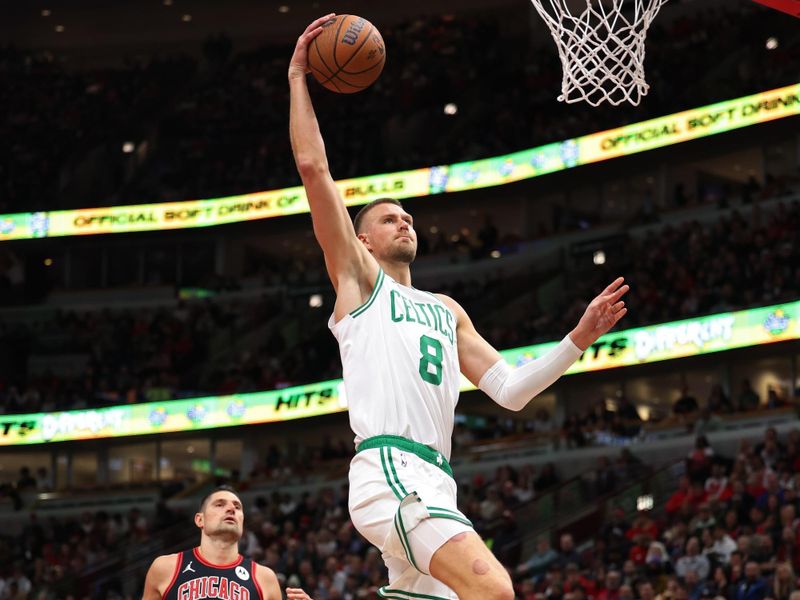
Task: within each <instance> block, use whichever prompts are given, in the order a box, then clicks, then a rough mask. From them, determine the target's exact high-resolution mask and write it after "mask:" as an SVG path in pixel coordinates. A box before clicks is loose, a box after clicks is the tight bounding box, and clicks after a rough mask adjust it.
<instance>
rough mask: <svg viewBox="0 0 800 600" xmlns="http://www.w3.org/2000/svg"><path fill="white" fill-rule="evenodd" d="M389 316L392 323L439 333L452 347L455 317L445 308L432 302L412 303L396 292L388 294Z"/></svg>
mask: <svg viewBox="0 0 800 600" xmlns="http://www.w3.org/2000/svg"><path fill="white" fill-rule="evenodd" d="M389 305H390V313H391V314H390V316H391V319H392V321H393V322H394V323H401V322H403V321H405V322H406V323H419V324H420V325H424V326H426V327H431V328H433V329H435V330H436V331H438V332H439V333H441V334H442V335H443V336H444V337H446V338H447V340H448V341H449V342H450V344H451V345H452V344H453V343H454V341H455V317H454V315H453V313H452V311H450V310H449V309H448V308H447V307H446V306H443V305H441V304H435V303H432V302H412V301H411V300H409V299H408V298H406V297H405V296H404V295H403V294H401V293H400V292H398V291H397V290H392V291H391V292H390V293H389Z"/></svg>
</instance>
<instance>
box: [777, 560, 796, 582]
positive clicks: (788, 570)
mask: <svg viewBox="0 0 800 600" xmlns="http://www.w3.org/2000/svg"><path fill="white" fill-rule="evenodd" d="M775 577H776V578H777V579H778V580H779V581H786V582H790V581H792V580H793V579H794V573H793V572H792V565H790V564H789V563H786V562H784V563H781V564H779V565H778V568H777V569H775Z"/></svg>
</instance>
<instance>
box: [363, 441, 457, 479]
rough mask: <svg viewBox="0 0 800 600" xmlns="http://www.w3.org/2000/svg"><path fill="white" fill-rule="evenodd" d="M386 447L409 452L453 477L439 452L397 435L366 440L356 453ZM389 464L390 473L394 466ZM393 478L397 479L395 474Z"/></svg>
mask: <svg viewBox="0 0 800 600" xmlns="http://www.w3.org/2000/svg"><path fill="white" fill-rule="evenodd" d="M387 447H388V448H397V449H398V450H402V451H404V452H410V453H411V454H414V455H416V456H418V457H419V458H421V459H422V460H424V461H425V462H427V463H430V464H432V465H433V466H434V467H438V468H440V469H441V470H442V471H444V472H445V473H447V474H448V475H449V476H450V477H452V476H453V469H451V468H450V463H448V462H447V459H446V458H445V457H444V456H442V454H441V452H438V451H436V450H434V449H433V448H431V447H430V446H426V445H425V444H420V443H419V442H413V441H411V440H409V439H406V438H404V437H401V436H399V435H376V436H375V437H371V438H367V439H366V440H364V441H363V442H361V443H360V444H359V445H358V448H357V449H356V453H358V452H363V451H364V450H370V449H371V448H387ZM381 460H384V459H383V453H381ZM389 462H390V464H391V468H392V471H393V472H394V464H393V463H392V461H389ZM385 468H386V465H385V464H384V469H385ZM395 477H397V473H396V472H395ZM397 483H400V481H399V479H398V480H397ZM401 487H402V484H401Z"/></svg>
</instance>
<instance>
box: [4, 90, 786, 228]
mask: <svg viewBox="0 0 800 600" xmlns="http://www.w3.org/2000/svg"><path fill="white" fill-rule="evenodd" d="M797 114H800V84H796V85H790V86H787V87H784V88H779V89H776V90H771V91H768V92H763V93H761V94H754V95H752V96H747V97H744V98H738V99H736V100H728V101H725V102H719V103H717V104H712V105H710V106H705V107H702V108H696V109H692V110H687V111H684V112H680V113H676V114H673V115H669V116H666V117H660V118H658V119H651V120H649V121H643V122H641V123H634V124H633V125H626V126H625V127H619V128H617V129H611V130H608V131H602V132H600V133H593V134H591V135H585V136H582V137H579V138H574V139H569V140H565V141H563V142H555V143H552V144H546V145H544V146H539V147H537V148H531V149H530V150H523V151H521V152H514V153H512V154H505V155H503V156H496V157H493V158H486V159H482V160H474V161H469V162H463V163H457V164H452V165H443V166H437V167H426V168H423V169H416V170H412V171H401V172H398V173H388V174H384V175H373V176H369V177H358V178H356V179H347V180H342V181H337V182H336V185H337V186H338V188H339V191H340V192H341V194H342V197H343V198H344V200H345V203H346V204H347V205H348V206H358V205H361V204H366V203H368V202H371V201H372V200H375V199H377V198H382V197H385V196H391V197H393V198H397V199H403V198H415V197H420V196H430V195H433V194H441V193H444V192H460V191H464V190H472V189H478V188H484V187H490V186H496V185H504V184H507V183H512V182H515V181H520V180H523V179H530V178H532V177H539V176H540V175H546V174H548V173H554V172H556V171H563V170H565V169H571V168H573V167H577V166H580V165H586V164H590V163H594V162H599V161H603V160H610V159H612V158H617V157H620V156H626V155H629V154H636V153H637V152H644V151H645V150H652V149H654V148H661V147H664V146H669V145H671V144H678V143H680V142H685V141H688V140H694V139H699V138H702V137H705V136H709V135H714V134H717V133H724V132H726V131H730V130H732V129H739V128H742V127H748V126H750V125H755V124H758V123H765V122H767V121H772V120H774V119H783V118H785V117H791V116H794V115H797ZM308 210H309V209H308V199H307V198H306V195H305V191H304V190H303V188H302V187H292V188H286V189H282V190H273V191H266V192H256V193H254V194H245V195H241V196H230V197H228V198H215V199H211V200H188V201H185V202H166V203H158V204H139V205H134V206H113V207H107V208H86V209H80V210H59V211H50V212H38V213H16V214H10V215H0V241H5V240H17V239H30V238H39V237H59V236H72V235H92V234H101V233H130V232H135V231H159V230H169V229H187V228H192V227H208V226H211V225H223V224H226V223H240V222H243V221H251V220H255V219H269V218H275V217H283V216H287V215H293V214H299V213H307V212H308Z"/></svg>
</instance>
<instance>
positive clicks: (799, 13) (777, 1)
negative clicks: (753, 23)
mask: <svg viewBox="0 0 800 600" xmlns="http://www.w3.org/2000/svg"><path fill="white" fill-rule="evenodd" d="M753 1H754V2H758V3H759V4H763V5H764V6H769V7H770V8H774V9H775V10H779V11H781V12H785V13H786V14H788V15H792V16H793V17H798V18H800V0H753Z"/></svg>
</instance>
